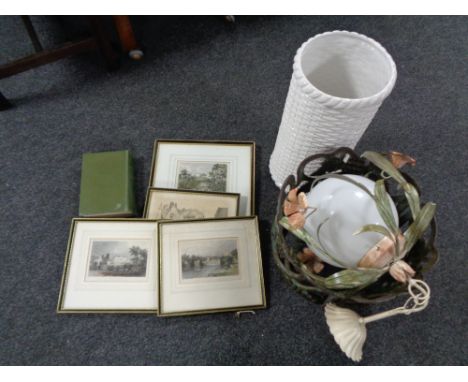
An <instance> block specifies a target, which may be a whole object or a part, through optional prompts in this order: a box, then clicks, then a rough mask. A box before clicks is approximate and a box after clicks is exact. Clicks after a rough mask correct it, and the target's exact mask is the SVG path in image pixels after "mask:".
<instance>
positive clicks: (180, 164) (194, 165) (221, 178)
mask: <svg viewBox="0 0 468 382" xmlns="http://www.w3.org/2000/svg"><path fill="white" fill-rule="evenodd" d="M149 187H162V188H173V189H174V188H175V189H188V190H194V191H210V192H230V193H239V194H240V207H239V215H241V216H249V215H253V214H254V213H255V212H254V211H255V142H246V141H239V142H236V141H187V140H162V139H161V140H156V141H155V142H154V149H153V159H152V165H151V174H150V184H149Z"/></svg>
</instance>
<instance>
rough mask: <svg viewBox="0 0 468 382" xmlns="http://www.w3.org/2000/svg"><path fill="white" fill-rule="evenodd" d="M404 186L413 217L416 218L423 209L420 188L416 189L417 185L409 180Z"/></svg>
mask: <svg viewBox="0 0 468 382" xmlns="http://www.w3.org/2000/svg"><path fill="white" fill-rule="evenodd" d="M402 187H403V190H404V191H405V196H406V199H407V200H408V204H409V207H410V210H411V215H412V216H413V219H416V216H417V215H418V214H419V211H420V210H421V202H420V201H419V194H418V190H416V187H414V186H413V185H412V184H411V183H408V182H406V183H404V184H403V185H402Z"/></svg>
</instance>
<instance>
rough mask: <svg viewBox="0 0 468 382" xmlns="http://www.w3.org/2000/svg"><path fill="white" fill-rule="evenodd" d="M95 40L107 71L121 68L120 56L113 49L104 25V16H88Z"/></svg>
mask: <svg viewBox="0 0 468 382" xmlns="http://www.w3.org/2000/svg"><path fill="white" fill-rule="evenodd" d="M88 18H89V21H90V24H91V28H92V30H93V33H94V38H95V39H96V43H97V45H98V48H99V51H100V52H101V55H102V57H103V58H104V61H105V63H106V67H107V70H115V69H117V68H118V67H119V65H120V63H119V55H118V53H117V52H116V51H115V49H114V48H113V47H112V43H111V40H110V37H109V35H108V33H107V31H106V29H105V27H104V24H103V16H88Z"/></svg>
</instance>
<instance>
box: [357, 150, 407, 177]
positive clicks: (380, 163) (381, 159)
mask: <svg viewBox="0 0 468 382" xmlns="http://www.w3.org/2000/svg"><path fill="white" fill-rule="evenodd" d="M361 156H362V157H364V158H366V159H368V160H369V161H371V162H372V163H373V164H375V165H376V166H377V167H378V168H380V169H381V170H382V171H385V172H386V173H387V174H388V175H390V176H391V177H392V178H394V179H395V180H396V181H397V182H398V183H399V184H403V183H406V179H405V178H404V177H403V175H401V173H400V171H398V169H397V168H396V167H395V166H394V165H393V164H392V162H390V161H389V160H388V159H387V158H385V156H383V155H382V154H380V153H376V152H375V151H366V152H364V154H362V155H361Z"/></svg>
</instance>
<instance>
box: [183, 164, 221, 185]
mask: <svg viewBox="0 0 468 382" xmlns="http://www.w3.org/2000/svg"><path fill="white" fill-rule="evenodd" d="M227 176H228V164H227V163H217V162H190V161H179V162H178V163H177V188H178V189H183V190H196V191H214V192H226V191H227Z"/></svg>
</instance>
